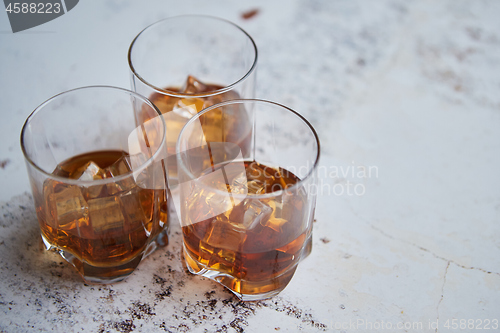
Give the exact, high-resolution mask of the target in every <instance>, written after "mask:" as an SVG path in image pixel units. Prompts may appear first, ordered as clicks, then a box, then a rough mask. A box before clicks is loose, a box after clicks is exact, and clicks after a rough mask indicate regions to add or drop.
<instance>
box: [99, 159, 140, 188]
mask: <svg viewBox="0 0 500 333" xmlns="http://www.w3.org/2000/svg"><path fill="white" fill-rule="evenodd" d="M130 171H132V166H131V163H130V158H129V157H128V156H122V157H120V158H119V159H118V160H117V161H116V162H115V163H113V164H111V165H110V166H108V167H107V168H105V169H104V173H105V175H106V178H110V177H118V176H122V175H124V174H127V173H129V172H130ZM135 185H136V184H135V181H134V177H132V176H131V175H130V177H126V178H124V179H121V180H120V181H116V182H112V183H108V184H106V187H107V190H108V194H111V195H115V194H117V193H119V192H123V191H128V190H130V189H131V188H133V187H134V186H135Z"/></svg>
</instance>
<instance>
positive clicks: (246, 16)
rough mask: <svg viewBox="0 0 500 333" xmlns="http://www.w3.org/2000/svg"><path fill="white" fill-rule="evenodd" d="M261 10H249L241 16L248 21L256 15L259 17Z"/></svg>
mask: <svg viewBox="0 0 500 333" xmlns="http://www.w3.org/2000/svg"><path fill="white" fill-rule="evenodd" d="M259 11H260V10H259V9H257V8H255V9H251V10H247V11H246V12H244V13H242V14H241V18H242V19H244V20H248V19H251V18H252V17H254V16H255V15H257V14H258V13H259Z"/></svg>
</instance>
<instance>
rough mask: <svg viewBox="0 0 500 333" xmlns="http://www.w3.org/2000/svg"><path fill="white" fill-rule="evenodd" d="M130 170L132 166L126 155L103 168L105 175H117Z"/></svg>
mask: <svg viewBox="0 0 500 333" xmlns="http://www.w3.org/2000/svg"><path fill="white" fill-rule="evenodd" d="M130 171H132V166H131V164H130V158H129V157H128V156H122V157H120V158H119V159H118V160H117V161H116V162H115V163H113V164H111V165H110V166H108V167H107V168H105V169H104V172H105V173H106V176H107V177H118V176H121V175H124V174H126V173H128V172H130Z"/></svg>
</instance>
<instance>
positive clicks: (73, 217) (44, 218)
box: [21, 86, 169, 283]
mask: <svg viewBox="0 0 500 333" xmlns="http://www.w3.org/2000/svg"><path fill="white" fill-rule="evenodd" d="M160 115H161V114H160V112H159V111H158V109H157V108H156V107H155V106H154V105H153V104H152V103H151V102H150V101H149V100H148V99H146V98H144V97H142V96H141V95H139V94H137V93H135V92H132V91H129V90H125V89H120V88H115V87H106V86H93V87H84V88H78V89H74V90H70V91H67V92H64V93H62V94H59V95H56V96H54V97H52V98H51V99H49V100H47V101H46V102H44V103H43V104H41V105H40V106H39V107H38V108H37V109H35V111H33V113H32V114H31V115H30V116H29V117H28V119H27V120H26V122H25V124H24V126H23V129H22V132H21V147H22V150H23V153H24V156H25V160H26V165H27V169H28V175H29V178H30V183H31V188H32V194H33V200H34V204H35V207H36V214H37V217H38V221H39V224H40V229H41V236H42V240H43V243H44V244H45V248H46V249H47V250H55V251H58V252H59V253H60V255H61V256H62V257H63V258H64V259H65V260H67V261H68V262H69V263H71V264H72V265H73V266H74V267H75V268H76V270H77V271H78V273H79V274H80V275H81V276H82V277H83V279H84V280H85V281H87V282H92V283H112V282H117V281H120V280H123V279H125V278H126V277H127V276H129V275H130V274H131V273H132V272H133V271H134V269H135V268H136V267H137V265H138V264H139V263H140V261H141V260H142V259H143V258H144V257H145V256H147V255H148V254H150V253H151V252H152V251H154V250H155V249H156V248H157V247H158V246H164V245H166V244H167V243H168V226H169V212H168V206H169V205H168V203H169V198H167V195H168V194H167V193H168V192H167V191H166V175H165V171H164V169H163V167H162V163H161V159H162V158H163V157H165V156H166V151H165V150H166V141H165V140H166V138H165V133H166V131H165V122H164V120H163V118H162V117H161V116H160ZM144 119H147V120H144Z"/></svg>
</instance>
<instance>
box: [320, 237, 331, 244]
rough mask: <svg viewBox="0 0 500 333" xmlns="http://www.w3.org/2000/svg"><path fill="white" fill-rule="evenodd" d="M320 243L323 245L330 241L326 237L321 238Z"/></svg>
mask: <svg viewBox="0 0 500 333" xmlns="http://www.w3.org/2000/svg"><path fill="white" fill-rule="evenodd" d="M320 241H322V242H323V243H325V244H328V243H330V240H329V239H328V238H326V237H323V238H321V239H320Z"/></svg>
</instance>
